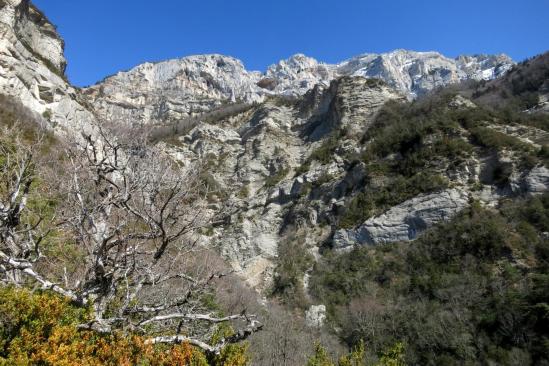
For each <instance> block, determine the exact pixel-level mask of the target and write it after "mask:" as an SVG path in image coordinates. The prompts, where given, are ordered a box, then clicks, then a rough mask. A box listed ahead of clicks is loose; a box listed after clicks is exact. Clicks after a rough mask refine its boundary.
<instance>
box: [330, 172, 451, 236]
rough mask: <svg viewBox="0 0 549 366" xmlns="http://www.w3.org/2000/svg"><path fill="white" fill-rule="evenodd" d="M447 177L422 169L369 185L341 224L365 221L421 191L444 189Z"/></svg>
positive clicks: (351, 206) (353, 199) (349, 224)
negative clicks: (409, 174) (384, 184)
mask: <svg viewBox="0 0 549 366" xmlns="http://www.w3.org/2000/svg"><path fill="white" fill-rule="evenodd" d="M447 186H448V181H447V180H446V179H445V178H443V177H442V176H441V175H439V174H432V173H429V172H420V173H417V174H415V175H413V176H411V177H409V178H406V177H404V176H402V175H397V176H396V177H394V178H393V179H392V180H391V181H390V183H389V184H387V186H385V187H381V188H377V187H375V188H374V187H372V188H370V187H368V186H367V187H366V189H365V191H364V192H360V193H358V194H357V195H356V196H354V197H353V198H352V199H351V200H350V201H349V203H348V205H347V206H346V211H345V213H344V214H343V216H342V217H341V218H340V221H339V226H340V227H342V228H351V227H354V226H355V225H359V224H362V223H363V222H364V221H366V219H368V218H369V217H371V216H373V215H375V214H378V213H381V212H382V211H384V210H386V209H388V208H390V207H392V206H394V205H397V204H399V203H401V202H404V201H406V200H408V199H410V198H413V197H415V196H417V195H418V194H420V193H427V192H433V191H437V190H441V189H444V188H446V187H447Z"/></svg>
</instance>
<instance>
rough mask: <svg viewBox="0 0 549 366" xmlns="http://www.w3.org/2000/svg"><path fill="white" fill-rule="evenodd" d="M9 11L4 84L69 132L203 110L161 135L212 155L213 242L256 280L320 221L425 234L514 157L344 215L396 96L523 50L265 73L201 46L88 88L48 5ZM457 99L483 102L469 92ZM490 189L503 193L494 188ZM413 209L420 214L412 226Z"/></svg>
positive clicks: (264, 279) (317, 234)
mask: <svg viewBox="0 0 549 366" xmlns="http://www.w3.org/2000/svg"><path fill="white" fill-rule="evenodd" d="M0 19H1V20H2V22H0V26H1V29H2V32H3V35H4V36H3V37H2V41H1V51H2V53H1V63H0V66H1V67H2V69H1V74H0V90H1V91H2V92H3V93H6V94H8V95H12V96H16V97H17V98H19V99H20V100H21V102H22V103H23V104H24V105H25V106H27V107H28V108H29V109H31V110H32V111H34V112H36V113H38V114H41V115H43V116H44V118H45V119H46V120H48V121H49V122H50V124H51V125H52V127H53V128H56V129H57V130H58V131H61V132H63V133H67V132H68V133H69V134H70V135H79V134H80V132H81V131H82V130H87V131H90V130H91V129H92V126H93V124H94V123H95V122H94V121H96V118H97V119H98V120H100V121H103V122H105V121H106V122H110V123H115V124H117V123H118V124H122V125H128V124H129V125H148V124H153V125H167V126H170V124H171V123H174V122H178V121H182V120H183V121H186V119H188V118H189V117H190V116H195V118H194V119H193V122H192V123H189V126H187V128H185V129H184V131H183V132H182V133H178V134H175V135H173V136H168V137H167V138H166V135H164V137H163V138H161V139H160V140H161V141H160V142H159V143H161V144H164V148H165V150H166V151H167V152H169V153H170V154H171V155H172V157H173V158H174V159H176V160H178V161H179V162H180V163H181V164H183V165H188V164H190V163H191V162H197V161H202V162H204V164H205V165H206V168H205V171H204V179H205V180H206V181H207V182H209V183H208V184H209V185H210V186H211V187H210V190H211V192H210V194H209V200H210V201H211V202H210V203H211V205H210V206H211V207H210V208H211V211H212V213H213V214H214V215H218V216H219V215H221V216H223V218H222V220H221V222H222V223H223V224H219V223H218V224H216V225H215V226H214V227H212V230H211V232H210V233H209V236H208V237H204V238H203V239H204V242H206V243H210V244H213V245H218V244H220V243H222V244H221V245H219V248H220V250H221V252H223V254H224V255H225V256H226V257H227V258H228V259H229V260H230V261H231V262H232V265H233V266H234V267H235V268H237V269H239V270H240V271H241V273H242V274H243V276H244V277H245V278H246V279H247V280H248V282H250V283H251V284H253V285H254V286H256V287H257V288H265V286H268V285H269V283H270V280H271V279H272V275H273V269H274V263H275V261H276V258H277V251H278V246H279V244H280V242H281V241H282V240H285V239H284V238H285V237H286V236H287V235H289V234H288V232H291V231H292V230H294V231H295V230H298V229H299V230H301V229H302V228H307V229H306V230H305V233H304V234H303V238H302V239H303V240H304V241H305V242H306V243H307V245H308V247H309V248H310V249H311V250H314V248H317V247H318V244H319V243H322V242H326V241H333V243H334V245H335V246H336V247H339V248H345V247H349V246H352V245H354V243H377V242H391V241H398V240H402V239H403V238H408V239H413V238H415V235H416V232H420V231H422V230H423V229H424V228H425V227H427V226H431V225H434V224H436V223H437V222H439V221H441V220H445V219H448V218H450V217H451V216H453V215H454V214H456V213H457V212H459V211H460V210H461V209H463V207H465V206H466V200H465V199H464V197H465V196H467V195H468V194H469V193H470V192H469V191H470V187H471V183H467V182H469V181H473V182H477V181H478V179H480V178H479V177H480V175H481V173H480V171H482V170H483V169H484V168H482V167H483V166H484V165H485V164H488V165H489V164H492V163H491V162H492V161H493V160H494V159H495V161H499V160H500V159H511V160H512V158H508V157H503V156H501V157H500V156H498V157H492V158H490V159H492V160H490V163H485V162H483V161H482V159H481V160H479V159H478V158H472V160H468V161H467V162H465V163H463V164H464V165H463V166H462V167H458V168H453V170H452V171H447V172H445V170H444V168H443V167H439V169H438V170H437V171H439V172H441V173H442V175H445V176H446V178H447V179H449V180H450V181H451V182H453V183H452V184H454V185H457V186H456V187H454V188H453V189H452V190H449V191H441V192H439V193H436V192H430V191H429V190H426V191H425V192H418V193H425V194H427V196H425V197H423V198H421V197H419V198H414V197H413V196H410V197H409V198H410V199H412V201H410V202H405V201H406V200H403V201H399V202H395V203H399V204H402V205H403V206H402V207H397V206H395V208H394V209H393V211H391V210H389V211H387V213H386V214H385V216H380V217H379V218H375V217H371V218H370V221H365V222H364V225H363V226H359V225H355V226H354V227H352V228H341V227H340V225H339V224H338V221H339V220H340V219H341V215H342V213H343V212H345V211H348V210H349V208H348V207H347V206H348V205H349V204H350V202H352V200H353V197H354V195H355V194H356V193H357V191H356V186H357V185H358V186H360V185H361V184H363V182H364V180H365V179H370V178H368V173H367V169H366V168H365V167H364V164H358V165H356V163H355V162H353V161H354V159H355V158H352V157H353V156H355V157H356V156H360V155H361V154H364V153H365V151H366V150H367V145H368V144H366V145H365V144H364V134H365V133H366V132H367V131H368V130H369V128H370V127H371V126H372V125H373V124H374V122H375V120H376V115H377V113H378V112H379V111H380V110H381V109H382V108H383V107H384V105H385V104H386V103H388V102H390V101H393V102H397V101H398V102H400V103H405V102H406V101H407V100H410V99H414V98H416V97H418V96H422V95H424V94H426V93H428V92H429V91H432V90H434V89H435V88H438V87H442V86H445V85H449V84H453V83H457V82H459V81H463V80H469V79H473V80H491V79H494V78H497V77H499V76H501V75H504V74H505V73H506V72H507V71H508V70H509V69H510V68H511V67H512V66H513V65H514V63H513V61H512V60H511V59H509V58H508V57H507V56H505V55H499V56H486V55H479V56H460V57H458V58H456V59H450V58H446V57H444V56H442V55H441V54H439V53H436V52H413V51H405V50H396V51H393V52H390V53H386V54H364V55H360V56H357V57H354V58H351V59H349V60H346V61H343V62H341V63H338V64H324V63H320V62H318V61H317V60H315V59H313V58H310V57H306V56H304V55H301V54H298V55H294V56H292V57H290V58H289V59H287V60H282V61H280V62H278V63H277V64H274V65H272V66H270V67H269V68H268V69H267V70H266V71H265V72H256V71H248V70H246V69H245V67H244V65H243V64H242V62H241V61H239V60H237V59H235V58H232V57H227V56H221V55H199V56H190V57H185V58H182V59H177V60H169V61H164V62H159V63H145V64H142V65H139V66H137V67H135V68H134V69H132V70H130V71H127V72H120V73H118V74H116V75H114V76H111V77H108V78H106V79H105V80H103V81H102V82H100V83H98V84H96V85H94V86H91V87H89V88H84V89H82V90H78V89H75V88H73V87H71V86H70V84H68V83H67V81H66V80H65V79H64V76H63V72H64V68H65V65H66V61H65V58H64V56H63V41H62V40H61V39H60V37H59V35H58V34H57V32H56V30H55V27H54V26H53V25H52V24H51V23H50V22H49V21H48V20H47V18H46V17H45V16H44V15H43V14H42V13H41V12H40V11H39V10H38V9H36V8H35V7H34V6H33V5H32V4H31V3H30V2H28V1H17V0H10V1H3V2H2V7H1V8H0ZM452 103H453V104H452ZM450 105H454V107H448V108H458V109H459V108H465V109H468V108H469V109H474V108H476V105H475V104H474V103H472V102H470V101H468V100H466V99H463V100H462V99H455V100H453V101H451V103H450V104H449V106H450ZM235 106H238V107H235ZM227 111H228V112H227ZM206 116H208V118H206ZM59 127H61V129H60V128H59ZM533 133H534V134H535V133H536V132H535V131H534V132H533ZM365 169H366V170H365ZM456 169H457V170H456ZM462 169H465V170H464V171H462ZM517 174H518V173H517ZM520 174H522V175H521V176H520V177H517V178H516V179H517V182H518V183H516V184H517V185H520V186H527V184H528V183H527V180H528V179H530V181H533V182H535V183H532V184H534V185H535V186H536V187H537V188H536V189H538V188H539V189H541V190H543V187H544V186H545V180H544V179H545V178H544V177H545V171H543V170H542V171H539V170H538V171H537V173H532V174H533V177H530V178H528V177H529V176H528V177H527V176H526V175H525V174H526V173H520ZM520 174H519V175H520ZM379 184H381V183H379ZM382 186H383V185H382ZM540 187H541V188H540ZM487 189H488V188H487ZM516 189H518V188H516ZM516 189H515V190H516ZM484 193H485V198H486V199H487V200H488V201H490V202H492V200H493V199H494V198H493V195H492V194H491V193H488V191H486V192H484ZM429 194H431V196H429ZM413 199H417V200H419V201H418V202H421V205H423V206H425V207H426V208H425V209H423V210H420V211H421V212H422V214H419V213H417V212H416V211H414V206H416V204H415V203H414V202H415V201H413ZM428 207H432V208H433V210H435V211H433V213H429V212H430V211H429V210H428V209H427V208H428ZM445 207H446V208H445ZM388 208H390V207H388ZM426 212H427V213H426ZM379 213H380V214H381V213H382V212H379ZM423 214H426V215H427V216H426V217H425V218H421V217H423V216H421V215H423ZM418 215H419V216H418ZM416 216H417V217H416ZM411 217H416V218H414V219H413V220H414V221H413V223H412V224H411V223H410V222H409V220H411ZM357 224H358V223H357ZM380 228H382V229H380ZM409 232H410V233H412V234H409ZM374 233H378V234H374Z"/></svg>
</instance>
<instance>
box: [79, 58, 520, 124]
mask: <svg viewBox="0 0 549 366" xmlns="http://www.w3.org/2000/svg"><path fill="white" fill-rule="evenodd" d="M513 65H514V62H513V61H512V60H511V59H510V58H509V57H507V56H505V55H498V56H487V55H480V56H460V57H458V58H457V59H449V58H447V57H444V56H442V55H441V54H439V53H437V52H413V51H405V50H397V51H393V52H390V53H386V54H379V55H378V54H365V55H361V56H357V57H354V58H352V59H350V60H347V61H343V62H341V63H339V64H335V65H332V64H324V63H320V62H318V61H317V60H315V59H313V58H310V57H307V56H305V55H302V54H297V55H294V56H292V57H290V58H289V59H287V60H282V61H280V62H278V63H277V64H275V65H272V66H270V67H269V68H268V69H267V70H266V71H265V72H263V73H261V72H257V71H247V70H246V69H245V68H244V65H243V64H242V62H241V61H239V60H237V59H234V58H232V57H226V56H221V55H201V56H190V57H185V58H182V59H179V60H169V61H164V62H159V63H155V64H151V63H146V64H143V65H139V66H137V67H135V68H134V69H132V70H130V71H127V72H120V73H118V74H116V75H114V76H111V77H108V78H106V79H105V80H103V81H102V82H100V83H98V84H97V85H94V86H92V87H89V88H86V89H85V91H84V93H85V94H86V95H87V96H88V97H89V98H90V99H91V101H92V103H93V104H94V105H95V106H96V110H97V111H98V113H99V115H100V116H101V117H102V118H103V119H106V120H119V121H124V122H126V123H134V124H139V123H146V124H147V123H153V124H159V123H167V122H169V121H173V120H174V119H178V118H179V119H180V118H185V117H188V116H189V115H196V114H200V113H204V112H207V111H210V110H212V109H214V108H219V107H221V106H222V105H224V104H227V103H234V102H241V103H254V102H261V101H263V100H265V98H266V97H268V96H272V95H280V96H287V97H298V96H301V95H303V94H305V93H306V92H307V91H308V90H311V89H312V88H313V87H314V86H315V85H320V86H323V87H328V85H329V84H330V82H331V81H332V80H334V79H336V78H339V77H342V76H362V77H367V78H378V79H381V80H384V81H385V82H387V84H389V85H390V86H391V87H393V88H395V89H397V90H398V91H400V92H402V93H403V94H404V95H406V96H407V97H408V98H412V99H413V98H415V97H417V96H420V95H424V94H425V93H427V92H429V91H431V90H433V89H435V88H437V87H442V86H445V85H449V84H452V83H457V82H460V81H463V80H468V79H473V80H490V79H493V78H495V77H498V76H500V75H503V74H504V73H505V72H506V71H507V70H509V69H510V68H511V67H512V66H513Z"/></svg>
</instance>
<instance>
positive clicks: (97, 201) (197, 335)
mask: <svg viewBox="0 0 549 366" xmlns="http://www.w3.org/2000/svg"><path fill="white" fill-rule="evenodd" d="M119 141H120V140H117V139H115V138H112V137H110V136H109V135H108V134H107V133H105V132H104V131H101V130H100V132H99V134H98V135H97V136H95V137H92V136H84V138H83V143H81V144H78V146H73V147H71V148H69V149H67V154H66V159H65V160H66V163H67V165H66V169H65V174H63V175H61V176H60V177H59V178H60V179H59V180H58V182H59V184H58V186H59V188H58V189H59V190H60V192H61V196H62V197H63V199H62V200H61V202H60V204H59V207H58V211H59V215H58V216H57V217H56V218H55V220H56V221H55V227H56V228H57V229H58V230H63V232H65V233H70V237H71V238H73V240H74V245H75V246H76V247H77V248H78V249H79V250H80V252H81V253H82V258H81V263H79V265H78V269H77V270H76V271H74V273H68V274H65V278H64V281H63V282H64V283H63V284H60V283H57V282H55V281H54V280H53V279H50V278H48V274H47V273H40V271H39V270H38V268H40V267H39V266H37V265H36V263H37V262H40V260H43V259H44V256H43V254H42V253H41V251H40V242H41V240H42V238H43V237H44V235H46V234H47V232H46V233H40V232H38V230H37V228H38V227H39V225H38V224H37V223H35V224H34V225H31V224H30V223H26V224H23V223H22V217H24V213H25V209H26V200H27V197H28V195H29V191H30V188H31V185H32V183H33V181H34V179H35V178H36V176H35V173H34V171H33V169H31V166H32V160H33V159H32V153H30V152H25V151H23V152H21V150H19V151H15V150H14V151H13V152H10V151H7V152H5V151H4V152H2V154H4V155H5V156H7V157H8V158H7V159H5V158H4V159H3V160H2V161H3V162H4V163H3V167H2V169H4V170H5V171H6V174H8V175H9V176H10V179H9V181H8V182H7V185H6V188H7V189H6V190H3V191H1V192H2V193H3V194H2V197H0V220H1V221H0V226H1V227H0V240H1V248H0V269H1V270H2V273H3V281H4V282H8V283H14V284H18V285H21V284H24V283H26V282H28V281H31V282H33V283H35V284H36V283H37V284H39V285H40V287H42V288H45V289H50V290H52V291H55V292H57V293H59V294H61V295H63V296H66V297H68V298H70V299H71V301H72V302H73V303H74V304H76V305H78V306H91V307H92V308H93V319H91V321H90V322H89V323H86V324H81V325H80V326H79V327H80V328H81V329H87V330H93V331H96V332H101V333H111V332H113V331H114V330H124V331H129V332H137V333H141V334H144V335H146V336H148V337H149V339H148V342H149V343H177V342H188V343H190V344H193V345H195V346H198V347H201V348H202V349H204V350H206V351H207V352H214V353H215V352H219V351H220V350H221V349H222V348H223V347H224V346H225V345H226V344H227V343H233V342H238V341H240V340H242V339H245V338H247V337H248V336H249V335H250V334H252V333H253V332H255V331H257V330H259V329H260V328H261V324H260V323H259V322H258V321H257V320H256V319H255V317H254V316H251V315H247V314H246V313H242V314H237V315H230V316H223V317H219V316H215V314H213V313H211V312H208V311H207V308H206V307H205V306H204V305H203V301H202V300H203V297H204V295H205V294H207V292H208V291H209V289H210V288H211V286H213V285H214V283H215V281H216V279H218V278H219V277H221V276H223V275H224V274H223V273H219V272H217V271H215V269H212V268H208V265H198V264H197V259H198V258H200V253H199V254H197V252H200V251H201V250H203V249H202V248H201V246H200V245H199V243H197V237H196V235H195V234H196V231H197V229H199V228H200V227H202V226H203V225H205V224H206V223H207V219H208V216H207V210H206V207H205V205H204V200H203V199H202V194H203V188H202V186H201V182H200V179H199V174H198V171H197V169H188V168H187V169H182V168H180V167H179V166H178V165H177V164H176V163H175V162H173V161H171V160H170V159H169V158H167V156H164V155H163V154H162V152H161V151H158V150H157V149H155V148H154V147H150V146H147V145H146V144H145V143H144V141H145V140H138V141H131V140H130V141H129V142H127V143H121V142H119ZM42 226H43V225H42ZM229 321H231V322H233V323H234V324H235V325H237V326H238V327H239V328H241V329H240V330H237V331H236V332H235V333H234V335H232V336H231V337H227V338H225V339H222V340H220V341H219V342H217V343H216V344H209V343H208V340H209V339H211V335H212V331H213V329H214V328H215V325H216V324H218V323H223V322H229Z"/></svg>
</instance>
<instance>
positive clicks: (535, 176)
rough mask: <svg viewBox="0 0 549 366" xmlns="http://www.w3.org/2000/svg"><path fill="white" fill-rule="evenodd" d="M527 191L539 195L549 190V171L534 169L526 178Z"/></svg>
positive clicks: (541, 168)
mask: <svg viewBox="0 0 549 366" xmlns="http://www.w3.org/2000/svg"><path fill="white" fill-rule="evenodd" d="M525 185H526V191H527V192H528V193H531V194H539V193H543V192H546V191H547V190H548V189H549V169H547V168H546V167H545V166H543V165H542V166H538V167H535V168H534V169H532V170H531V171H530V172H529V173H528V175H527V176H526V178H525Z"/></svg>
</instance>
